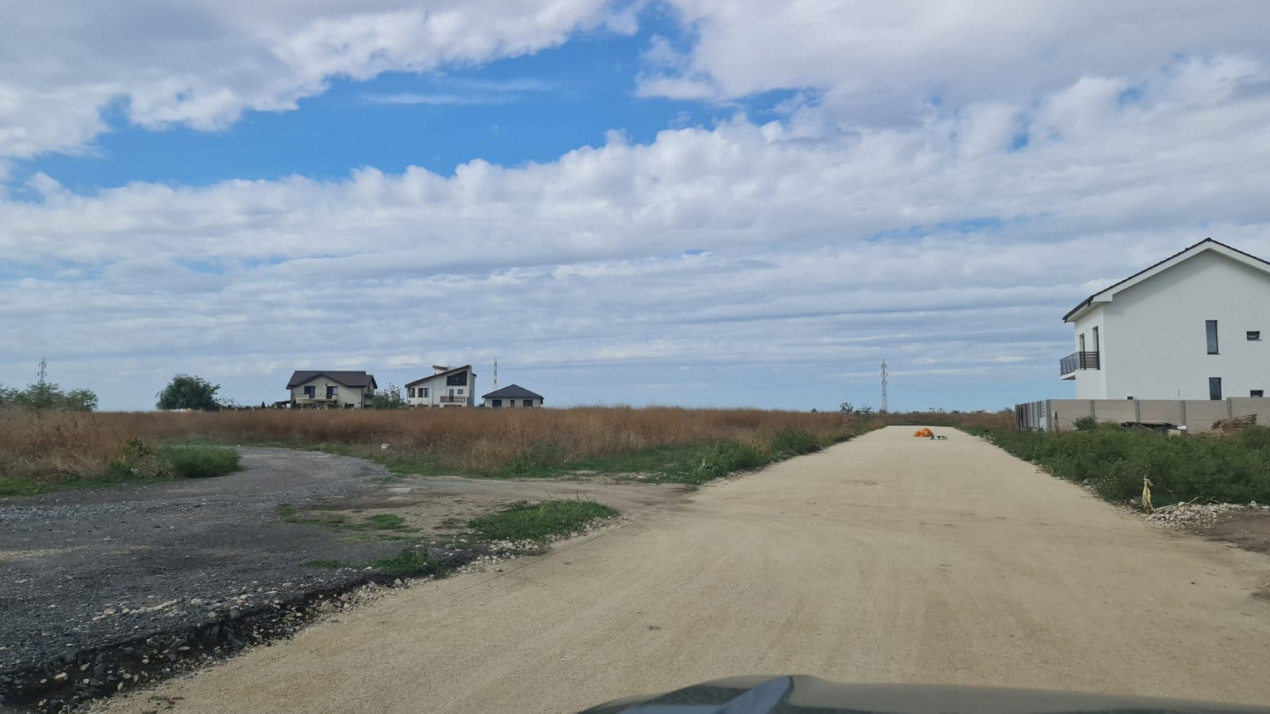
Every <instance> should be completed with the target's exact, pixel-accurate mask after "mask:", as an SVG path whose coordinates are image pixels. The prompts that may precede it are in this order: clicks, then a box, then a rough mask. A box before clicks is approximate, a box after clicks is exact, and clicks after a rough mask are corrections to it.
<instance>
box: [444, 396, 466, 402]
mask: <svg viewBox="0 0 1270 714" xmlns="http://www.w3.org/2000/svg"><path fill="white" fill-rule="evenodd" d="M441 403H442V404H467V397H463V396H458V397H450V396H446V395H441Z"/></svg>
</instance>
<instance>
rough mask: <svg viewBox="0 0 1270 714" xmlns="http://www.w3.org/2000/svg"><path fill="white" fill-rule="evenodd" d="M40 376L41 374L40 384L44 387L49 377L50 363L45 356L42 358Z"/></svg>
mask: <svg viewBox="0 0 1270 714" xmlns="http://www.w3.org/2000/svg"><path fill="white" fill-rule="evenodd" d="M39 376H40V386H41V387H43V386H44V382H45V380H47V379H48V364H47V363H46V362H45V361H44V358H43V357H41V358H40V371H39Z"/></svg>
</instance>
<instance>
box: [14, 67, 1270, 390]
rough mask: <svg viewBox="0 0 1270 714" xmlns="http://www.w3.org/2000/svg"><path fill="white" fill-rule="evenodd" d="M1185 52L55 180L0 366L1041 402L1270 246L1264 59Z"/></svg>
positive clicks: (143, 375)
mask: <svg viewBox="0 0 1270 714" xmlns="http://www.w3.org/2000/svg"><path fill="white" fill-rule="evenodd" d="M1196 62H1197V63H1196V64H1194V65H1190V64H1183V65H1180V66H1176V65H1170V66H1169V67H1167V68H1166V69H1163V70H1157V71H1153V72H1148V73H1145V74H1142V75H1138V76H1126V77H1099V76H1087V77H1082V78H1079V79H1077V80H1075V81H1074V82H1072V83H1071V84H1070V85H1068V86H1066V87H1062V88H1058V89H1056V90H1055V91H1053V92H1051V93H1048V94H1046V95H1042V96H1038V97H1036V98H1034V100H1033V101H1030V102H1006V101H1001V100H989V101H985V102H980V103H975V104H971V105H968V106H966V107H961V108H957V109H949V110H946V111H942V112H941V111H938V110H931V111H930V112H929V113H928V114H927V116H926V117H925V119H924V120H923V121H922V122H920V123H916V124H906V125H903V126H899V127H893V128H879V127H870V126H865V125H861V126H858V127H855V128H849V129H847V130H842V131H829V130H826V129H824V128H823V127H822V128H821V129H820V130H819V131H816V132H800V130H799V129H798V127H799V126H800V125H799V121H800V119H799V117H796V116H794V117H791V118H790V120H789V121H787V122H780V123H770V124H766V125H763V126H759V125H755V124H754V123H752V122H750V121H749V120H747V119H745V118H744V117H737V118H735V119H733V120H732V121H729V122H726V123H724V124H722V125H720V126H717V127H715V128H714V129H709V130H707V129H703V128H685V129H679V130H674V131H665V132H662V133H661V134H660V135H659V136H658V137H657V138H656V140H655V141H653V142H651V143H649V144H638V143H632V142H630V141H629V140H628V139H627V138H626V137H625V136H624V135H623V134H621V133H619V132H614V133H612V134H610V136H609V141H608V143H606V144H605V145H603V146H600V147H584V148H580V149H577V150H575V151H572V152H569V153H567V154H565V155H564V156H562V157H560V158H559V160H557V161H553V162H549V163H542V164H529V165H526V166H523V167H518V168H507V167H501V166H497V165H493V164H489V163H487V162H484V161H472V162H469V163H467V164H464V165H462V166H460V167H458V169H457V170H456V171H455V173H454V174H453V175H451V176H442V175H438V174H435V173H431V172H429V171H426V170H424V169H421V168H411V169H408V170H407V171H405V172H404V173H402V174H396V175H392V174H385V173H383V172H380V171H378V170H375V169H369V168H368V169H362V170H358V171H356V172H353V173H352V174H351V175H350V176H349V177H348V178H347V179H346V180H342V181H332V182H322V181H314V180H311V179H306V178H302V177H290V178H285V179H281V180H277V181H229V182H225V183H221V184H217V185H213V186H207V187H200V188H193V187H182V186H171V185H159V184H134V185H129V186H125V187H121V188H116V189H110V190H104V191H101V192H99V193H96V194H92V195H82V194H76V193H73V192H71V191H68V190H67V189H66V188H64V187H63V186H61V185H60V184H58V183H57V182H56V181H55V180H54V179H52V178H51V177H48V176H43V175H39V176H37V177H36V178H34V179H32V180H31V182H30V185H31V187H32V188H33V190H36V191H38V193H39V194H40V196H42V199H41V200H39V201H17V200H0V225H3V226H5V230H4V231H3V232H0V253H3V254H4V255H6V256H7V257H9V258H10V263H9V267H8V270H10V271H14V270H16V271H17V274H18V275H19V276H20V279H14V280H9V281H8V282H5V281H4V280H3V279H0V320H3V321H4V323H5V324H6V325H8V326H10V329H12V330H14V331H15V333H17V334H25V335H33V336H35V337H33V338H32V339H30V340H26V341H22V342H20V343H19V342H14V341H6V342H5V343H4V344H3V345H0V366H4V365H7V367H3V369H4V370H5V371H3V372H0V375H3V374H5V373H10V372H11V371H12V372H14V373H20V372H16V371H17V370H20V369H23V368H24V365H25V361H29V360H30V358H31V356H32V355H36V356H38V355H40V354H56V355H58V356H59V359H61V360H63V361H65V362H68V363H69V364H70V365H80V366H79V367H71V366H68V367H67V368H68V369H82V370H84V373H85V374H89V375H93V378H94V379H98V380H100V379H103V378H107V379H112V380H119V381H120V383H124V382H127V383H128V384H136V383H137V382H139V381H145V380H146V379H149V380H152V381H154V380H159V381H161V379H162V378H163V377H166V376H168V373H170V372H174V371H178V370H184V371H197V372H199V373H203V372H206V373H207V375H208V376H210V377H214V378H217V379H226V380H229V379H235V380H238V379H240V377H239V376H238V375H242V374H244V373H245V372H246V373H255V372H264V371H268V370H269V369H279V368H281V369H289V368H295V367H302V366H304V365H306V364H308V365H313V364H335V363H338V364H340V365H345V366H350V367H366V368H370V369H387V370H389V372H388V377H389V378H392V377H393V375H394V374H397V375H400V376H399V377H397V380H398V381H399V382H401V381H404V379H403V378H404V377H405V376H408V375H409V373H412V372H413V371H417V370H409V369H407V366H408V365H419V366H420V368H422V367H426V365H428V364H431V363H432V362H433V361H434V360H441V361H445V360H450V361H455V362H458V361H475V362H477V363H487V362H488V361H490V360H492V358H493V357H494V356H495V355H499V356H501V358H502V360H501V361H502V362H503V363H504V364H515V365H517V368H518V369H520V370H522V371H521V374H526V373H528V374H529V375H531V376H534V375H536V376H537V378H538V379H539V380H541V381H540V382H538V383H536V384H535V385H534V386H535V388H536V387H537V386H543V388H544V389H548V388H550V389H552V390H554V391H553V396H555V402H554V403H557V404H559V403H561V401H565V400H568V399H574V400H579V401H634V402H639V401H640V399H638V398H637V395H632V393H631V392H630V391H629V390H624V389H623V387H622V386H621V385H614V384H611V383H610V382H608V381H606V379H605V377H603V376H602V375H603V374H605V373H604V372H603V371H602V370H603V369H610V368H611V367H612V366H617V365H620V366H622V367H623V368H624V369H626V370H628V371H629V370H634V371H636V372H642V371H644V370H652V371H654V372H657V371H659V370H663V369H674V370H678V369H679V368H680V367H682V366H696V365H702V366H708V367H709V369H708V370H706V372H707V373H708V374H709V375H710V378H709V379H707V378H704V377H702V376H701V375H700V374H698V375H697V376H695V377H694V380H696V381H700V382H702V383H703V384H713V385H714V387H715V388H716V390H717V389H718V388H719V382H718V380H722V379H727V380H740V381H744V382H746V383H750V382H751V381H753V380H758V381H760V382H762V383H764V384H768V385H770V388H769V389H768V391H767V392H764V393H763V394H761V395H759V394H757V393H751V392H745V393H746V394H754V396H753V397H752V398H751V402H750V403H766V404H771V405H785V406H806V405H808V404H813V403H815V401H814V400H815V399H816V398H817V396H816V395H815V394H809V393H808V389H813V390H814V389H815V388H813V387H804V388H802V391H801V392H800V391H798V390H794V389H792V388H790V389H782V388H781V387H780V386H779V385H780V384H782V383H781V382H780V381H768V378H769V377H770V378H772V379H777V378H778V377H779V375H782V374H787V372H788V371H789V370H793V371H795V372H799V373H800V374H802V375H803V377H802V378H804V379H811V378H812V377H814V380H813V381H809V382H807V383H808V384H825V383H831V382H832V380H835V379H841V380H846V379H860V380H864V379H865V378H864V377H851V376H850V375H852V374H855V373H856V372H860V373H861V374H865V373H867V370H858V369H853V368H852V366H859V365H869V364H873V363H876V362H879V361H880V360H881V358H882V357H884V356H885V357H887V358H888V359H890V360H892V365H893V367H894V368H895V373H896V375H897V376H903V375H906V376H904V379H910V380H913V379H919V378H929V379H934V378H937V377H939V376H940V375H943V377H940V378H944V379H958V378H959V377H958V375H961V377H964V378H966V379H985V378H986V377H984V376H983V375H991V376H992V379H993V380H994V382H996V383H1001V382H1003V381H1004V382H1009V381H1011V380H1014V381H1019V382H1027V381H1028V380H1031V381H1032V382H1037V381H1040V382H1048V381H1049V380H1052V379H1053V376H1054V375H1053V372H1054V368H1055V365H1054V361H1055V360H1056V359H1057V357H1059V356H1061V353H1062V352H1063V351H1064V349H1065V348H1066V347H1067V346H1068V345H1067V343H1068V341H1069V340H1070V336H1069V334H1068V331H1067V330H1066V329H1064V327H1063V326H1062V325H1061V324H1060V323H1059V316H1060V315H1061V314H1062V313H1063V312H1065V311H1066V310H1067V309H1068V308H1069V307H1070V306H1071V305H1072V304H1074V303H1075V302H1076V301H1077V300H1079V299H1080V298H1082V297H1084V296H1085V295H1087V294H1088V293H1089V292H1091V291H1092V290H1094V289H1096V288H1097V287H1100V286H1102V285H1105V284H1107V283H1108V282H1110V281H1113V280H1116V279H1119V278H1121V277H1123V276H1124V275H1127V274H1128V273H1130V272H1132V271H1133V270H1135V269H1137V268H1140V267H1142V266H1144V265H1147V264H1150V263H1152V262H1155V261H1156V260H1158V259H1160V258H1161V257H1163V256H1165V255H1168V254H1170V253H1172V252H1174V251H1176V250H1178V249H1180V248H1181V247H1184V246H1185V245H1188V244H1190V243H1193V242H1196V241H1198V240H1200V239H1202V238H1203V237H1205V236H1207V235H1211V236H1214V237H1216V238H1218V239H1221V240H1225V241H1228V242H1230V243H1232V244H1234V245H1236V246H1238V247H1240V248H1242V249H1244V250H1247V251H1250V252H1253V253H1256V254H1262V255H1270V231H1268V230H1267V228H1268V227H1270V207H1267V205H1266V204H1265V202H1264V200H1262V199H1263V198H1264V196H1266V195H1270V177H1268V176H1267V175H1266V174H1265V172H1264V171H1262V170H1261V169H1262V167H1263V166H1265V165H1266V163H1267V161H1270V94H1267V93H1264V92H1262V93H1258V92H1255V91H1242V90H1239V89H1238V87H1236V88H1234V89H1231V86H1232V82H1231V80H1230V77H1231V76H1234V75H1237V76H1238V77H1244V78H1247V77H1253V78H1256V77H1260V76H1261V68H1260V66H1254V65H1248V64H1246V63H1243V61H1242V60H1229V59H1225V58H1222V57H1213V58H1209V59H1207V60H1203V61H1199V60H1197V61H1196ZM1230 62H1235V64H1233V65H1232V64H1230ZM1232 67H1233V68H1237V71H1236V70H1235V69H1232ZM1239 81H1240V82H1246V81H1247V80H1239ZM1234 84H1238V82H1235V83H1234ZM1126 87H1141V88H1143V89H1142V90H1141V91H1140V92H1139V93H1138V95H1137V96H1136V98H1134V99H1133V100H1132V101H1122V100H1121V93H1122V89H1123V88H1126ZM806 111H807V112H814V111H815V110H814V108H808V109H807V110H806ZM1019 136H1026V137H1027V138H1028V142H1027V144H1026V145H1025V146H1018V145H1016V143H1015V142H1016V140H1017V138H1018V137H1019ZM687 251H692V253H693V254H686V252H687ZM697 251H705V252H704V253H702V254H696V252H697ZM385 360H388V362H385ZM103 365H107V366H106V367H103ZM279 365H281V367H279ZM394 369H395V370H396V372H394V371H393V370H394ZM565 370H572V371H565ZM595 370H600V371H595ZM28 371H29V370H28ZM584 373H585V374H593V375H596V376H593V377H591V378H590V379H591V382H589V384H590V385H591V386H589V387H587V389H589V390H590V392H587V391H585V390H584V389H583V388H582V387H581V386H579V384H578V382H577V379H578V377H577V375H578V374H584ZM609 374H611V373H609ZM102 375H109V376H108V377H103V376H102ZM222 375H223V376H222ZM922 375H925V377H923V376H922ZM976 375H979V376H976ZM787 378H788V377H779V379H787ZM10 379H11V380H12V378H10ZM251 379H256V378H254V377H253V378H251ZM0 380H2V376H0ZM241 380H243V381H238V382H234V384H237V385H239V386H238V387H237V388H239V389H242V390H243V392H244V393H243V394H241V395H240V398H242V399H244V400H245V401H257V402H258V401H259V400H260V399H261V398H268V399H272V398H274V397H276V396H277V395H276V394H275V392H276V386H270V385H269V384H268V383H267V380H264V378H260V380H264V381H254V382H253V381H251V380H250V379H249V378H248V377H241ZM63 381H70V380H66V379H64V380H63ZM385 381H386V380H385ZM520 381H531V380H520ZM662 381H665V380H662ZM695 383H696V382H695V381H694V384H695ZM244 385H253V386H250V387H248V386H244ZM107 386H109V385H107ZM158 386H161V384H159V385H154V386H153V388H150V387H149V386H147V387H146V389H143V390H139V392H140V393H141V394H143V395H145V394H148V393H149V392H152V391H155V390H157V389H158ZM121 389H122V387H121ZM252 389H258V390H259V389H263V390H264V392H263V393H260V392H252V391H251V390H252ZM685 389H688V387H685ZM703 389H704V388H703ZM1056 389H1057V387H1056ZM147 390H148V391H147ZM597 390H598V391H597ZM107 391H108V390H107ZM710 394H711V393H710V392H709V391H708V390H706V391H701V392H684V393H683V394H680V395H676V398H675V399H674V400H672V401H687V402H694V401H695V402H697V403H714V402H712V401H711V400H713V399H720V398H719V397H718V394H720V392H718V391H716V392H715V393H714V394H715V396H710ZM1019 396H1020V398H1023V397H1030V396H1035V395H1034V394H1032V393H1031V392H1029V393H1027V394H1022V395H1019ZM660 398H661V399H663V400H666V399H668V398H667V397H665V396H664V395H663V396H662V397H660ZM856 401H861V400H856ZM130 405H132V406H143V404H130ZM920 406H927V405H926V404H922V405H920ZM987 406H999V405H998V404H995V403H993V404H988V405H987Z"/></svg>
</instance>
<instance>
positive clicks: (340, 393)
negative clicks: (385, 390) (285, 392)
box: [287, 370, 379, 409]
mask: <svg viewBox="0 0 1270 714" xmlns="http://www.w3.org/2000/svg"><path fill="white" fill-rule="evenodd" d="M378 388H379V385H378V384H375V377H374V376H373V375H369V374H366V373H365V372H347V371H331V370H296V371H295V373H294V374H292V375H291V380H290V381H288V382H287V389H289V390H291V406H293V407H326V408H336V409H364V408H365V407H367V406H370V403H371V400H372V399H374V397H375V390H376V389H378Z"/></svg>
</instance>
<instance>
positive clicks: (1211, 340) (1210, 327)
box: [1204, 320, 1217, 355]
mask: <svg viewBox="0 0 1270 714" xmlns="http://www.w3.org/2000/svg"><path fill="white" fill-rule="evenodd" d="M1204 331H1205V332H1207V333H1208V354H1210V355H1215V354H1217V321H1216V320H1205V321H1204Z"/></svg>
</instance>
